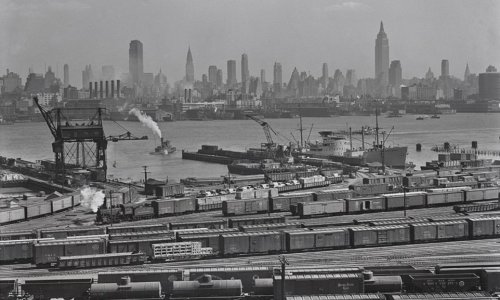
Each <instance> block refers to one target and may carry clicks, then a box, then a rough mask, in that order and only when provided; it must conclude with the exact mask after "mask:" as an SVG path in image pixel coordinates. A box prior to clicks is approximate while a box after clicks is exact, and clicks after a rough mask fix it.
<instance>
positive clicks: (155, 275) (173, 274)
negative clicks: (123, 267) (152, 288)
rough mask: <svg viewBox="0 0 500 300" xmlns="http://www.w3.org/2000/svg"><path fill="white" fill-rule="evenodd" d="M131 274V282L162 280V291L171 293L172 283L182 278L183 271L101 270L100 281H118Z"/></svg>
mask: <svg viewBox="0 0 500 300" xmlns="http://www.w3.org/2000/svg"><path fill="white" fill-rule="evenodd" d="M124 276H129V277H130V281H131V282H160V284H161V289H162V291H163V292H164V293H165V294H167V295H169V294H170V293H171V292H172V283H173V282H174V281H178V280H182V279H183V277H182V271H181V270H178V269H170V270H169V269H164V270H147V271H133V270H129V271H125V272H99V273H98V275H97V281H98V282H99V283H117V282H120V280H121V278H122V277H124Z"/></svg>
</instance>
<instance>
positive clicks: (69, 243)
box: [33, 239, 106, 266]
mask: <svg viewBox="0 0 500 300" xmlns="http://www.w3.org/2000/svg"><path fill="white" fill-rule="evenodd" d="M103 253H106V243H105V240H103V239H74V240H53V241H43V242H41V241H37V242H36V243H35V244H34V245H33V261H34V263H35V264H36V265H37V266H46V265H53V264H55V263H57V258H58V257H61V256H75V255H89V254H103Z"/></svg>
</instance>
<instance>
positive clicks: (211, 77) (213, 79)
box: [208, 66, 217, 85]
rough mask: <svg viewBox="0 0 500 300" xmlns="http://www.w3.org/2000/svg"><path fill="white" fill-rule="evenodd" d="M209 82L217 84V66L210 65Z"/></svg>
mask: <svg viewBox="0 0 500 300" xmlns="http://www.w3.org/2000/svg"><path fill="white" fill-rule="evenodd" d="M208 82H210V83H211V84H213V85H216V84H217V66H209V67H208Z"/></svg>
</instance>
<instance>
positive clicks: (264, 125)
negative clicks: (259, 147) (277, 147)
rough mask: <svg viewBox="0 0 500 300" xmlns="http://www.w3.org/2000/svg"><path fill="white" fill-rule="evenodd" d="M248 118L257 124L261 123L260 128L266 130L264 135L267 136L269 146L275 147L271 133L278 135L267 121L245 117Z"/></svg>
mask: <svg viewBox="0 0 500 300" xmlns="http://www.w3.org/2000/svg"><path fill="white" fill-rule="evenodd" d="M245 116H246V117H247V118H249V119H252V120H254V121H255V122H257V123H259V125H260V126H262V129H263V130H264V134H265V135H266V140H267V143H268V144H269V145H274V141H273V138H272V137H271V131H272V132H273V133H274V134H275V135H278V134H277V133H276V132H275V131H274V129H273V128H272V127H271V126H270V125H269V124H268V123H267V122H265V121H262V120H261V119H259V118H256V117H254V116H251V115H245Z"/></svg>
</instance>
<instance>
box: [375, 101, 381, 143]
mask: <svg viewBox="0 0 500 300" xmlns="http://www.w3.org/2000/svg"><path fill="white" fill-rule="evenodd" d="M378 130H379V128H378V108H376V109H375V134H376V135H375V141H376V143H377V147H379V146H380V145H379V140H378Z"/></svg>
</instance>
